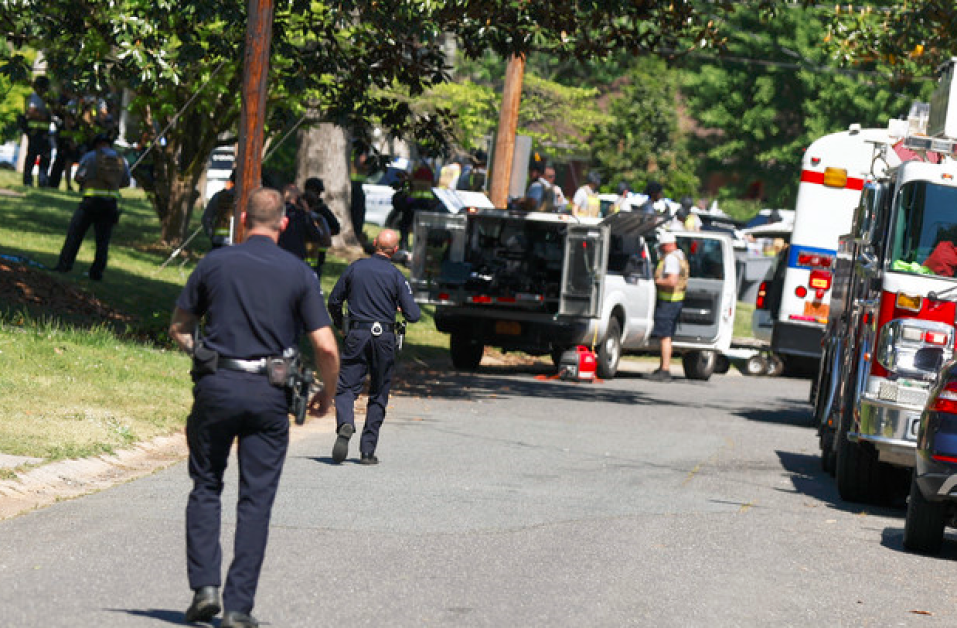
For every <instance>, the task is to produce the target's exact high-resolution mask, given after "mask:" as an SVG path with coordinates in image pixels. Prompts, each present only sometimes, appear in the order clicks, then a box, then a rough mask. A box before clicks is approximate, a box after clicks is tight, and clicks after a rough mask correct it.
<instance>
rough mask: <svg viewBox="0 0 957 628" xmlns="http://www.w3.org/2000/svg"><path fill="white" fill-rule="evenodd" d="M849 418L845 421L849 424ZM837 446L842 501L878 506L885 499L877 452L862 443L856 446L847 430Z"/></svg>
mask: <svg viewBox="0 0 957 628" xmlns="http://www.w3.org/2000/svg"><path fill="white" fill-rule="evenodd" d="M847 418H848V417H843V421H842V422H845V421H846V420H847ZM835 439H836V440H837V442H836V443H835V449H836V450H837V465H836V466H837V469H836V477H837V492H838V493H840V494H841V499H844V500H847V501H849V502H859V503H866V504H874V503H877V502H878V500H880V499H881V498H882V496H883V495H882V491H881V490H879V489H880V487H879V484H880V477H881V472H880V471H881V470H880V465H879V462H878V460H877V452H875V451H873V450H872V449H870V448H869V447H867V446H865V445H862V444H861V443H852V442H851V441H849V440H848V439H847V428H846V427H845V426H843V425H842V426H841V429H840V430H839V431H838V432H837V434H836V435H835Z"/></svg>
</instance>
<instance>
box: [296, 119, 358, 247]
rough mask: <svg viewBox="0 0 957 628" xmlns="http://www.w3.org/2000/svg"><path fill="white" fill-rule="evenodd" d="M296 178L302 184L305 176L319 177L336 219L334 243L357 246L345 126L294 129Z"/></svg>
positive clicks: (331, 125) (324, 124)
mask: <svg viewBox="0 0 957 628" xmlns="http://www.w3.org/2000/svg"><path fill="white" fill-rule="evenodd" d="M298 140H299V150H298V152H297V154H296V181H297V184H298V185H299V186H300V187H302V185H303V184H304V182H305V180H306V179H308V178H309V177H319V178H320V179H322V183H323V184H324V185H325V187H326V191H325V193H324V194H323V199H324V200H325V201H326V203H327V204H328V205H329V208H330V209H331V210H332V212H333V213H334V214H335V215H336V218H338V219H339V224H340V225H342V231H341V232H340V233H339V235H338V236H336V237H335V238H334V240H333V245H334V246H359V240H358V239H357V238H356V233H355V229H354V228H353V226H352V218H351V215H350V212H349V207H350V202H351V199H352V183H351V181H350V179H349V156H350V150H349V137H348V135H347V133H346V130H345V129H344V128H342V127H340V126H337V125H335V124H330V123H322V124H319V125H317V126H313V127H309V128H307V129H302V130H300V131H299V133H298Z"/></svg>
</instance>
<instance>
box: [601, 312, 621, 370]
mask: <svg viewBox="0 0 957 628" xmlns="http://www.w3.org/2000/svg"><path fill="white" fill-rule="evenodd" d="M596 357H597V358H598V364H597V365H596V367H597V371H598V377H600V378H602V379H611V378H613V377H614V376H615V374H616V373H618V361H619V360H620V359H621V325H620V324H619V323H618V319H617V318H613V319H611V320H610V321H608V331H607V332H605V337H604V338H603V339H602V341H601V344H600V345H598V355H597V356H596Z"/></svg>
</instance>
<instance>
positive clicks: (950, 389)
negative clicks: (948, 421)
mask: <svg viewBox="0 0 957 628" xmlns="http://www.w3.org/2000/svg"><path fill="white" fill-rule="evenodd" d="M927 409H928V410H931V411H933V412H946V413H948V414H957V382H949V383H948V384H947V385H946V386H944V387H943V388H942V389H941V390H940V392H939V393H937V396H936V397H934V399H933V400H932V401H931V402H930V404H929V405H928V406H927Z"/></svg>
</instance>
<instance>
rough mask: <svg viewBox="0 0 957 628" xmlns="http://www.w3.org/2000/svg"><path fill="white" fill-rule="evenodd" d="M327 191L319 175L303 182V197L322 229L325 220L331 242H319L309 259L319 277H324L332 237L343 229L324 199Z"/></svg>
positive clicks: (313, 217) (314, 220)
mask: <svg viewBox="0 0 957 628" xmlns="http://www.w3.org/2000/svg"><path fill="white" fill-rule="evenodd" d="M325 191H326V186H325V184H324V183H323V182H322V179H320V178H319V177H309V178H308V179H306V182H305V183H304V184H303V195H302V198H303V200H304V201H305V202H306V206H308V208H309V210H310V211H311V212H312V219H313V222H315V223H316V225H317V226H318V227H320V230H322V225H323V223H322V222H321V221H325V229H326V231H327V232H328V233H329V242H330V244H329V245H326V246H322V245H321V244H319V243H317V245H316V251H315V254H314V255H313V256H312V258H311V260H307V261H310V263H311V264H312V267H313V270H315V271H316V276H317V277H319V278H322V266H323V264H325V263H326V251H327V250H328V249H329V246H331V242H332V237H333V236H337V235H339V232H340V231H341V229H342V226H341V225H340V224H339V219H338V218H336V215H335V214H334V213H333V212H332V210H331V209H330V208H329V206H328V205H327V204H326V202H325V201H324V200H322V193H323V192H325Z"/></svg>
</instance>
